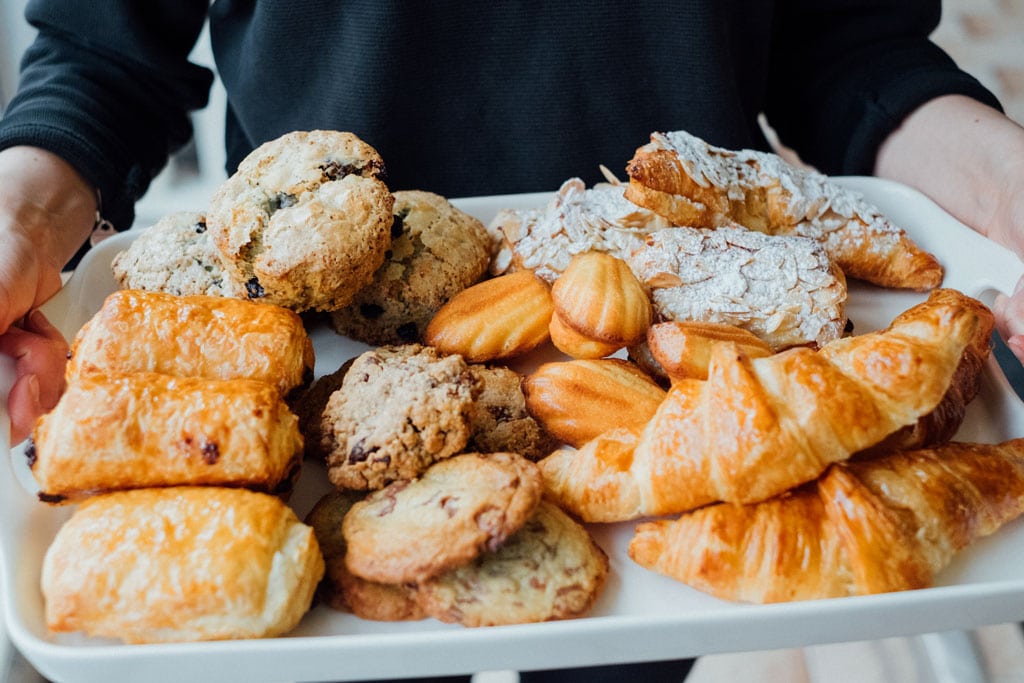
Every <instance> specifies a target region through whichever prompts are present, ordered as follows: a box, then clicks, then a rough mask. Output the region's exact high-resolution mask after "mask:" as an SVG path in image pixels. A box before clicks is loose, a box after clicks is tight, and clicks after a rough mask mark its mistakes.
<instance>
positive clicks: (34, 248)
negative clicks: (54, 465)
mask: <svg viewBox="0 0 1024 683" xmlns="http://www.w3.org/2000/svg"><path fill="white" fill-rule="evenodd" d="M95 212H96V196H95V194H94V192H93V190H92V188H91V187H90V186H89V185H88V184H86V183H85V182H84V181H83V180H82V178H81V177H80V176H79V175H78V173H77V172H76V171H75V170H74V169H73V168H72V167H70V166H69V165H68V164H67V163H66V162H64V161H62V160H61V159H59V158H58V157H56V156H54V155H52V154H50V153H49V152H45V151H43V150H38V149H34V148H27V147H11V148H8V149H5V150H3V151H2V152H0V355H4V356H9V357H10V358H12V359H13V360H14V361H15V370H16V380H15V383H14V386H13V387H12V389H11V392H10V395H9V396H8V401H7V412H8V414H9V416H10V418H11V442H12V443H18V442H20V441H21V440H22V439H24V438H25V437H26V436H28V434H29V432H30V431H31V428H32V426H33V425H34V423H35V419H36V418H37V417H38V416H39V415H41V414H42V413H43V412H45V411H46V410H49V409H50V408H52V407H53V406H54V405H55V404H56V402H57V399H58V398H59V397H60V394H61V392H62V391H63V388H64V366H65V363H66V362H67V351H68V346H67V342H66V341H65V340H64V338H63V337H62V336H61V334H60V332H59V331H58V330H57V329H56V328H55V327H53V326H52V325H51V324H50V323H49V321H47V320H46V317H45V316H44V315H43V314H42V313H40V312H39V311H38V310H37V309H38V307H39V306H40V305H42V304H43V303H44V302H45V301H46V300H47V299H49V298H50V297H51V296H53V295H54V294H55V293H56V292H57V291H58V290H59V289H60V287H61V276H60V271H61V267H62V266H63V265H64V264H65V263H66V262H67V261H68V259H69V258H70V257H71V255H72V254H73V253H74V252H75V250H76V249H77V248H78V246H79V245H80V244H82V242H83V241H84V240H85V238H86V236H87V235H88V234H89V229H90V227H91V225H92V223H93V218H94V216H95Z"/></svg>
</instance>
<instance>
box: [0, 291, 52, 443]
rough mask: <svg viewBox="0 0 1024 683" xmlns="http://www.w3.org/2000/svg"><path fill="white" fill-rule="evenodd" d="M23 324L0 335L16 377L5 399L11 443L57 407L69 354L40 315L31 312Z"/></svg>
mask: <svg viewBox="0 0 1024 683" xmlns="http://www.w3.org/2000/svg"><path fill="white" fill-rule="evenodd" d="M23 325H24V326H23V327H22V328H17V327H11V328H10V329H8V330H7V332H6V333H4V334H2V335H0V354H3V355H5V356H10V357H12V358H14V361H15V370H16V374H17V379H16V380H15V383H14V386H13V387H12V388H11V392H10V395H9V396H8V400H7V410H8V414H9V415H10V418H11V440H12V443H18V442H20V441H21V440H22V439H24V438H25V437H26V436H28V434H29V433H30V431H31V429H32V426H33V425H34V424H35V421H36V419H37V418H38V417H39V416H40V415H42V414H43V413H44V412H46V411H48V410H50V409H51V408H53V406H55V405H56V404H57V400H58V399H59V398H60V395H61V393H63V391H64V367H65V365H66V363H67V355H68V344H67V342H66V341H65V340H64V337H63V335H61V333H60V331H59V330H58V329H57V328H56V327H54V326H53V325H52V324H50V321H48V320H47V319H46V316H44V315H43V314H42V313H41V312H39V311H34V312H32V313H31V314H30V315H29V316H28V318H27V320H26V321H25V322H24V324H23Z"/></svg>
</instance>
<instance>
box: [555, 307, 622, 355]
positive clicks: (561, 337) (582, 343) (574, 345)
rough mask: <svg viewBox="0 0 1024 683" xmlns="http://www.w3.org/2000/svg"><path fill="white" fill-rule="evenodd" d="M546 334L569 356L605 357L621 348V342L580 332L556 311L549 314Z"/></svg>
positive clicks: (557, 347)
mask: <svg viewBox="0 0 1024 683" xmlns="http://www.w3.org/2000/svg"><path fill="white" fill-rule="evenodd" d="M548 334H549V336H550V337H551V344H552V345H553V346H554V347H555V348H556V349H558V350H559V351H561V352H562V353H564V354H565V355H567V356H569V357H571V358H587V359H596V358H605V357H606V356H610V355H612V354H613V353H615V352H616V351H618V350H619V349H620V348H622V345H621V344H613V343H610V342H604V341H599V340H597V339H590V338H588V337H586V336H584V335H582V334H580V333H579V332H577V331H576V330H574V329H573V328H572V327H571V326H570V325H568V324H566V322H565V321H564V320H562V316H561V315H559V314H558V311H555V312H554V313H552V315H551V322H550V323H548Z"/></svg>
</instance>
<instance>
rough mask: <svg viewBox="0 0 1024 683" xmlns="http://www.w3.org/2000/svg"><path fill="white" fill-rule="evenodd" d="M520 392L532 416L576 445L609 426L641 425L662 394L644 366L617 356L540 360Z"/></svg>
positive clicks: (560, 437)
mask: <svg viewBox="0 0 1024 683" xmlns="http://www.w3.org/2000/svg"><path fill="white" fill-rule="evenodd" d="M523 392H524V393H525V394H526V409H527V410H529V411H530V414H531V415H533V417H534V419H536V420H537V421H538V422H540V423H541V425H542V426H543V427H544V429H545V430H546V431H547V432H549V433H550V434H552V435H553V436H555V437H556V438H558V439H560V440H562V441H564V442H565V443H568V444H570V445H572V446H577V447H578V446H582V445H583V444H584V443H586V442H588V441H590V440H591V439H593V438H594V437H596V436H597V435H598V434H601V433H602V432H605V431H607V430H609V429H613V428H616V427H627V428H639V427H642V426H643V425H645V424H646V423H647V421H648V420H650V419H651V417H652V416H653V415H654V413H655V411H657V409H658V406H659V405H660V404H661V401H662V400H664V398H665V390H664V389H662V388H661V387H659V386H658V385H657V384H656V383H655V382H654V380H652V379H651V378H650V377H649V376H648V375H647V374H646V373H645V372H644V371H643V370H641V369H640V368H638V367H637V366H636V365H634V364H633V363H630V362H629V361H625V360H622V359H620V358H603V359H596V360H588V359H576V360H571V361H556V362H551V363H544V364H543V365H541V366H540V367H538V368H537V369H536V370H535V371H533V372H532V373H530V374H529V375H527V377H526V378H525V380H524V381H523Z"/></svg>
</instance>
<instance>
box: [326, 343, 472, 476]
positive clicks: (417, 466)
mask: <svg viewBox="0 0 1024 683" xmlns="http://www.w3.org/2000/svg"><path fill="white" fill-rule="evenodd" d="M478 393H479V387H478V386H477V380H476V377H475V376H474V375H473V373H471V372H470V371H469V368H468V367H467V365H466V363H465V361H463V360H462V358H461V357H459V356H442V355H441V354H439V353H438V352H437V351H435V350H434V349H432V348H430V347H427V346H421V345H419V344H407V345H404V346H385V347H380V348H378V349H374V350H371V351H367V352H366V353H363V354H362V355H360V356H358V357H356V359H355V361H353V363H352V367H351V368H350V369H349V371H348V372H347V373H346V374H345V378H344V380H343V381H342V384H341V388H340V389H339V390H337V391H335V392H334V393H333V394H331V396H330V398H329V399H328V401H327V405H326V407H325V408H324V411H323V418H322V421H321V432H322V435H323V440H322V443H323V444H324V446H325V448H326V451H327V474H328V477H329V478H330V480H331V483H333V484H334V485H335V487H337V488H339V489H357V490H368V489H379V488H382V487H383V486H385V485H387V484H389V483H390V482H392V481H395V480H398V479H411V478H413V477H416V476H419V475H420V474H421V473H422V472H423V471H424V470H425V469H426V468H427V467H429V466H430V465H431V464H433V463H434V462H436V461H438V460H441V459H444V458H448V457H450V456H452V455H455V454H456V453H458V452H460V451H462V450H463V447H464V446H465V445H466V443H467V442H468V441H469V436H470V428H469V421H470V410H471V408H472V405H473V401H474V399H475V397H476V395H477V394H478Z"/></svg>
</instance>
